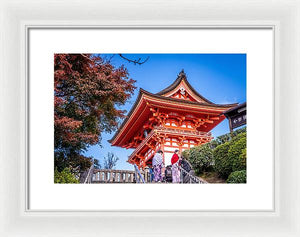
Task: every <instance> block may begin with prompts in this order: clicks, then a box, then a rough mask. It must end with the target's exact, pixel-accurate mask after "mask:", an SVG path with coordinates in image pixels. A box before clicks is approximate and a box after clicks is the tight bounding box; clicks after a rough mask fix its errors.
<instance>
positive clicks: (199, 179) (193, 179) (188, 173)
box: [178, 166, 207, 184]
mask: <svg viewBox="0 0 300 237" xmlns="http://www.w3.org/2000/svg"><path fill="white" fill-rule="evenodd" d="M178 168H179V169H180V170H181V174H182V173H185V174H186V175H188V176H189V178H190V183H200V184H207V182H206V181H205V180H203V179H201V178H198V177H196V176H194V175H192V174H190V172H187V171H186V170H185V169H184V168H182V167H180V166H178ZM191 181H193V182H191ZM182 182H183V180H182Z"/></svg>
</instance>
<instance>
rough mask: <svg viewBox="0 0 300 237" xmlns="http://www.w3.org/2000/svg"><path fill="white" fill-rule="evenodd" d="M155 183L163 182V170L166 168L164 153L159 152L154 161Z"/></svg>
mask: <svg viewBox="0 0 300 237" xmlns="http://www.w3.org/2000/svg"><path fill="white" fill-rule="evenodd" d="M152 166H153V173H154V182H162V181H163V175H162V169H163V168H164V159H163V152H162V151H161V150H158V151H157V153H156V154H155V155H154V157H153V159H152Z"/></svg>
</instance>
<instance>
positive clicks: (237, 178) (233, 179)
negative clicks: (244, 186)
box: [226, 170, 247, 183]
mask: <svg viewBox="0 0 300 237" xmlns="http://www.w3.org/2000/svg"><path fill="white" fill-rule="evenodd" d="M226 182H227V183H246V182H247V173H246V170H240V171H234V172H232V173H231V174H230V175H229V177H228V179H227V181H226Z"/></svg>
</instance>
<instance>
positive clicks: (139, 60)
mask: <svg viewBox="0 0 300 237" xmlns="http://www.w3.org/2000/svg"><path fill="white" fill-rule="evenodd" d="M119 56H120V57H121V58H123V59H125V60H127V61H128V62H130V63H133V64H134V65H136V64H138V65H142V64H144V63H145V62H147V61H148V59H149V58H150V57H149V56H148V57H147V58H146V59H145V60H143V61H141V60H142V59H141V58H138V59H137V60H136V59H134V60H133V59H130V58H127V57H125V56H124V55H123V54H119Z"/></svg>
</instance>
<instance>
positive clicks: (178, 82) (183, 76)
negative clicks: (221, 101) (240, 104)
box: [156, 70, 214, 104]
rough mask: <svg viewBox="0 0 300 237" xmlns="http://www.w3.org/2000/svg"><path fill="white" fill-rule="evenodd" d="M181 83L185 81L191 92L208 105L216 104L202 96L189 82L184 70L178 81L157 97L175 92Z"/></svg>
mask: <svg viewBox="0 0 300 237" xmlns="http://www.w3.org/2000/svg"><path fill="white" fill-rule="evenodd" d="M181 81H184V82H185V83H186V84H187V86H188V87H189V88H190V89H191V91H192V92H193V93H194V94H195V95H196V96H198V97H199V98H201V99H202V100H204V101H205V102H206V103H208V104H214V103H213V102H211V101H209V100H208V99H206V98H205V97H203V96H202V95H200V94H199V93H198V92H197V91H196V90H195V89H194V88H193V87H192V86H191V84H190V83H189V82H188V80H187V77H186V74H185V72H184V70H182V71H181V72H180V73H179V74H178V76H177V79H176V80H175V81H174V82H173V83H172V84H171V85H170V86H168V87H167V88H165V89H163V90H162V91H160V92H158V93H156V94H157V95H164V94H166V93H168V92H170V91H172V90H174V89H175V88H176V87H177V86H178V85H179V84H180V82H181Z"/></svg>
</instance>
